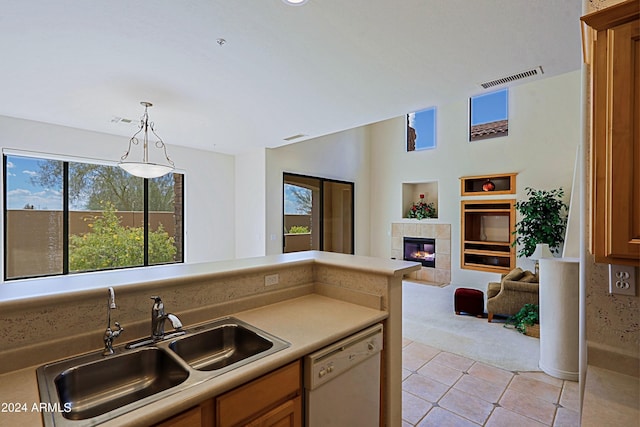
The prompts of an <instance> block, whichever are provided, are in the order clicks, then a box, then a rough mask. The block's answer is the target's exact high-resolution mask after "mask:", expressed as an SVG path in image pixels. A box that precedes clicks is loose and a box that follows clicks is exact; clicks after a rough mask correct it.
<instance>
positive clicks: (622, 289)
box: [609, 264, 636, 296]
mask: <svg viewBox="0 0 640 427" xmlns="http://www.w3.org/2000/svg"><path fill="white" fill-rule="evenodd" d="M609 293H612V294H619V295H631V296H635V295H636V268H635V267H633V266H631V265H616V264H609Z"/></svg>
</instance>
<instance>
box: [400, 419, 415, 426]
mask: <svg viewBox="0 0 640 427" xmlns="http://www.w3.org/2000/svg"><path fill="white" fill-rule="evenodd" d="M402 427H413V424H410V423H408V422H406V421H405V420H402Z"/></svg>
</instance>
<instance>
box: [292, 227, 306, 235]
mask: <svg viewBox="0 0 640 427" xmlns="http://www.w3.org/2000/svg"><path fill="white" fill-rule="evenodd" d="M308 232H309V227H307V226H306V225H292V226H291V228H289V233H291V234H305V233H308Z"/></svg>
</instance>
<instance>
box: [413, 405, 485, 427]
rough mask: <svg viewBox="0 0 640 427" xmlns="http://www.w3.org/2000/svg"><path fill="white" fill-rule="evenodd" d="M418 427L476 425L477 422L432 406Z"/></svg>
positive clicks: (463, 426) (465, 426) (462, 426)
mask: <svg viewBox="0 0 640 427" xmlns="http://www.w3.org/2000/svg"><path fill="white" fill-rule="evenodd" d="M417 426H418V427H477V426H478V424H475V423H472V422H471V421H469V420H465V419H464V418H462V417H460V416H458V415H456V414H453V413H451V412H449V411H447V410H446V409H443V408H433V409H432V410H431V411H429V413H428V414H427V416H426V417H424V419H423V420H422V421H420V423H419V424H417Z"/></svg>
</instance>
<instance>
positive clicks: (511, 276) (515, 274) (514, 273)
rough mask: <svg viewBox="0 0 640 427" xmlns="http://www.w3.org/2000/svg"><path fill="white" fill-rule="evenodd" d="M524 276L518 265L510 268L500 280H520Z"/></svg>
mask: <svg viewBox="0 0 640 427" xmlns="http://www.w3.org/2000/svg"><path fill="white" fill-rule="evenodd" d="M522 276H524V271H522V269H521V268H520V267H517V268H514V269H513V270H511V271H510V272H509V273H508V274H507V275H506V276H504V277H503V278H502V281H505V280H520V279H521V278H522Z"/></svg>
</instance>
